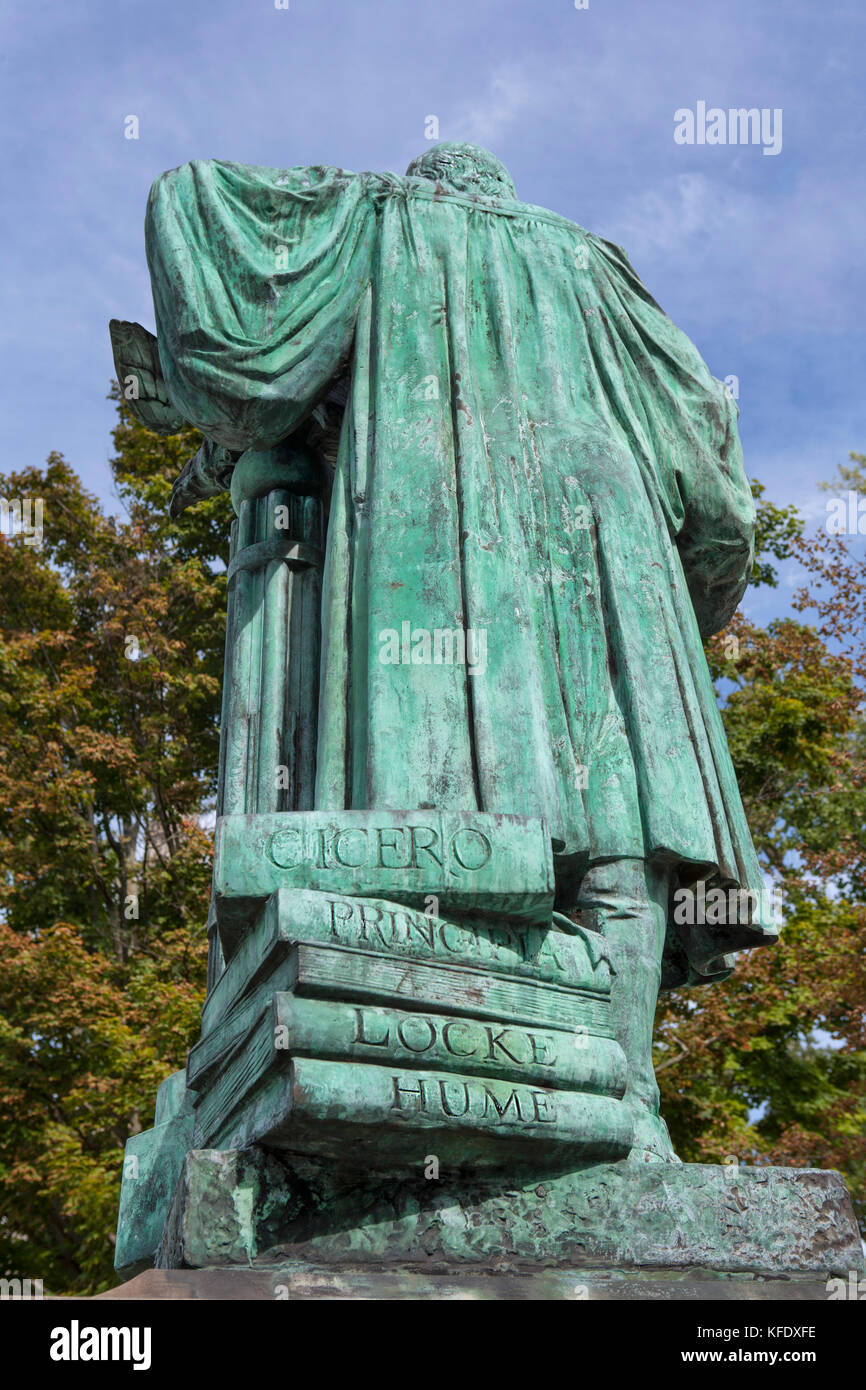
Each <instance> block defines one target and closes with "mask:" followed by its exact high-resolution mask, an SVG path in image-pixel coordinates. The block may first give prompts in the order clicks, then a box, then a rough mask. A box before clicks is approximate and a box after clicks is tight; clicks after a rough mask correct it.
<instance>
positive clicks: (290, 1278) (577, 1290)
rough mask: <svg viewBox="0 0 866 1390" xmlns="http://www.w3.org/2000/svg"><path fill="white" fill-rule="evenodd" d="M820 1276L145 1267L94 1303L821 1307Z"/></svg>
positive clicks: (823, 1288) (824, 1291) (827, 1293)
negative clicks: (812, 1304) (561, 1303)
mask: <svg viewBox="0 0 866 1390" xmlns="http://www.w3.org/2000/svg"><path fill="white" fill-rule="evenodd" d="M832 1294H833V1289H832V1286H831V1287H830V1288H829V1289H828V1284H827V1280H825V1279H823V1278H819V1277H818V1276H817V1275H798V1276H787V1277H786V1276H782V1275H777V1276H765V1275H760V1274H741V1275H736V1274H722V1273H718V1272H717V1271H714V1270H710V1269H658V1270H653V1271H652V1272H651V1273H647V1272H646V1271H640V1270H612V1269H608V1270H605V1269H577V1270H563V1269H542V1270H534V1271H533V1270H520V1271H510V1272H508V1271H505V1272H503V1271H502V1270H501V1269H493V1268H489V1267H482V1266H475V1265H473V1266H470V1267H468V1268H466V1269H462V1268H461V1269H453V1270H450V1271H448V1272H446V1273H425V1272H423V1271H420V1270H417V1269H409V1268H397V1267H392V1268H387V1269H386V1268H383V1267H381V1266H379V1267H376V1266H367V1265H364V1266H354V1267H351V1266H340V1267H338V1268H330V1267H329V1266H326V1265H312V1264H290V1263H287V1264H284V1265H279V1266H274V1267H273V1268H271V1267H268V1268H262V1269H239V1268H231V1269H225V1268H219V1269H149V1270H146V1271H145V1272H144V1273H143V1274H138V1275H136V1277H135V1278H134V1279H130V1280H128V1281H127V1282H126V1283H125V1284H121V1285H120V1287H119V1288H116V1289H109V1291H108V1292H107V1293H103V1294H98V1295H97V1299H130V1300H137V1299H141V1300H147V1301H148V1302H150V1301H152V1300H154V1299H160V1300H162V1299H172V1300H177V1299H195V1300H206V1301H224V1302H231V1303H237V1302H238V1301H242V1302H250V1301H257V1302H290V1301H297V1300H299V1299H303V1300H304V1301H310V1300H317V1301H328V1300H338V1301H341V1302H343V1301H346V1300H350V1299H351V1300H354V1299H373V1300H376V1301H380V1300H387V1301H389V1302H391V1301H393V1300H398V1301H399V1300H401V1299H410V1300H412V1301H413V1302H414V1301H417V1300H419V1299H425V1300H429V1299H431V1298H432V1299H441V1300H448V1301H450V1300H456V1301H460V1302H465V1301H466V1300H473V1299H477V1300H480V1301H482V1302H487V1301H501V1300H506V1301H508V1300H512V1299H520V1300H523V1301H526V1300H540V1301H544V1302H549V1301H551V1300H563V1301H565V1300H572V1301H579V1300H584V1301H587V1302H603V1303H616V1302H623V1301H625V1302H642V1303H643V1302H646V1303H678V1302H688V1303H698V1302H700V1303H704V1302H707V1301H708V1300H711V1301H717V1302H731V1303H742V1302H748V1303H758V1302H764V1301H770V1302H773V1303H777V1302H783V1301H784V1302H809V1301H821V1302H826V1301H827V1299H828V1298H830V1297H831V1295H832Z"/></svg>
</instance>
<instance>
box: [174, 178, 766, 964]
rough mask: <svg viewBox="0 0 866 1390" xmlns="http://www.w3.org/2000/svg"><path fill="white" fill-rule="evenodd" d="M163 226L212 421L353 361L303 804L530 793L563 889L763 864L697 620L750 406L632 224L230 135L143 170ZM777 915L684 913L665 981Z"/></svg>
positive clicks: (323, 389)
mask: <svg viewBox="0 0 866 1390" xmlns="http://www.w3.org/2000/svg"><path fill="white" fill-rule="evenodd" d="M147 241H148V259H149V264H150V269H151V277H152V282H153V291H154V302H155V308H156V318H157V329H158V340H159V352H160V359H161V363H162V368H163V372H164V375H165V378H166V381H167V384H168V389H169V392H170V395H171V398H172V401H173V403H174V404H175V405H176V406H177V408H178V410H179V411H180V413H181V414H182V415H183V416H184V417H185V418H187V419H188V420H190V421H191V422H192V423H194V424H195V425H196V426H197V427H198V428H199V429H200V430H201V431H202V432H203V433H204V434H205V435H206V436H208V437H209V438H210V439H212V440H214V441H216V442H217V443H218V444H222V445H224V446H226V447H227V448H229V449H232V450H242V449H246V448H250V447H257V448H265V447H269V446H271V445H273V444H275V443H277V442H278V441H280V440H281V439H283V438H285V437H286V436H287V435H288V434H290V433H291V432H292V431H293V430H295V429H296V428H297V427H298V426H299V425H300V424H301V423H302V421H303V420H304V419H305V417H306V416H307V415H309V413H310V412H311V411H312V410H313V408H314V407H315V406H316V405H317V404H318V403H319V402H320V401H321V400H322V399H323V397H324V396H325V394H326V393H327V391H328V389H329V387H330V385H331V384H332V383H333V382H334V381H335V379H337V378H338V377H339V376H340V375H341V374H342V373H343V372H344V371H345V369H346V367H347V366H348V368H349V369H350V384H349V394H348V401H347V404H346V409H345V415H344V419H343V428H342V434H341V439H340V447H339V456H338V460H337V467H336V475H335V479H334V487H333V493H332V500H331V511H330V518H329V529H328V543H327V559H326V567H325V578H324V598H323V615H322V620H323V657H322V671H321V692H320V728H319V747H318V763H317V779H316V797H315V805H316V807H317V808H319V809H323V810H329V809H340V808H365V807H371V808H373V807H388V808H392V809H405V808H417V807H419V806H428V805H429V806H436V807H442V808H457V809H461V810H466V809H472V808H476V807H477V808H479V809H482V810H485V811H499V812H514V813H518V814H522V815H527V816H541V817H544V818H545V820H546V821H547V822H548V825H549V827H550V830H551V834H552V836H554V837H555V839H556V840H557V841H559V842H560V845H559V846H558V847H557V848H558V849H560V850H561V853H559V854H558V855H557V864H558V877H559V882H560V896H561V899H562V905H563V906H564V907H565V908H566V909H567V908H568V906H569V903H568V896H569V894H570V893H572V892H573V891H574V888H575V885H576V883H577V881H578V879H579V876H580V874H581V873H582V872H584V871H585V869H586V866H587V865H588V864H589V863H591V862H594V861H598V860H601V859H608V858H619V857H623V856H629V857H638V858H647V859H652V860H656V861H660V862H666V863H668V864H670V865H671V866H672V867H673V868H674V869H675V870H677V872H678V873H679V874H680V876H681V878H682V880H683V881H690V880H692V879H694V878H696V877H705V878H707V879H709V880H710V882H711V883H718V884H720V885H722V886H725V887H727V886H734V887H738V888H743V889H750V890H753V891H754V892H755V893H758V894H760V893H761V890H762V888H763V878H762V875H761V872H760V869H759V866H758V863H757V859H756V855H755V851H754V848H753V846H752V841H751V837H750V834H749V829H748V826H747V824H746V819H745V815H744V812H743V807H742V803H741V800H740V796H739V792H738V789H737V784H736V779H735V775H734V770H733V767H732V764H731V759H730V755H729V752H728V748H727V743H726V740H725V735H724V730H723V726H722V721H721V718H720V715H719V710H718V708H717V704H716V700H715V696H714V691H713V687H712V682H711V679H710V675H709V671H708V668H707V663H706V659H705V657H704V653H703V649H702V646H701V637H702V636H705V635H707V634H709V633H712V632H715V631H717V630H719V629H720V628H721V627H722V626H723V625H724V624H725V623H726V622H727V620H728V619H729V617H730V616H731V614H732V613H733V611H734V609H735V607H736V605H737V603H738V602H739V600H740V598H741V597H742V594H743V591H744V589H745V586H746V583H747V580H748V576H749V573H750V569H751V564H752V535H753V526H754V506H753V502H752V498H751V495H750V491H749V487H748V483H747V480H746V478H745V474H744V471H743V463H742V456H741V451H740V446H739V441H738V437H737V430H736V407H735V405H734V403H733V401H732V400H731V399H730V398H729V396H728V394H727V393H726V391H725V389H724V387H723V386H722V384H721V383H720V382H718V381H716V380H715V379H714V378H713V377H712V376H711V375H710V373H709V371H708V370H707V368H706V366H705V364H704V363H703V361H702V360H701V358H700V356H699V354H698V352H697V351H696V349H695V348H694V346H693V345H692V343H691V342H690V341H689V340H688V339H687V338H686V336H685V335H684V334H683V333H681V332H680V331H679V330H678V329H677V328H676V327H675V325H674V324H673V323H672V322H671V321H670V319H668V318H667V316H666V315H665V314H664V313H663V311H662V310H661V309H660V308H659V306H658V305H657V304H656V303H655V301H654V300H653V299H652V298H651V296H650V295H649V294H648V293H647V291H646V290H645V289H644V287H643V285H642V284H641V282H640V281H639V279H638V278H637V275H636V274H635V272H634V271H633V269H632V268H631V266H630V265H629V263H628V260H627V259H626V256H625V254H624V252H623V251H622V250H620V249H619V248H618V247H616V246H613V245H611V244H609V243H607V242H605V241H603V240H601V239H600V238H598V237H595V236H593V235H591V234H588V233H587V232H585V231H583V230H582V229H581V228H580V227H578V226H577V225H575V224H574V223H572V222H569V221H567V220H566V219H564V218H562V217H559V216H556V215H555V214H554V213H551V212H548V211H545V210H544V209H541V208H537V207H533V206H530V205H527V204H524V203H521V202H518V201H517V200H516V199H513V198H510V197H507V196H504V197H502V196H500V197H494V196H489V197H488V196H473V195H472V194H469V193H463V192H458V191H455V190H453V189H450V188H448V187H447V186H445V185H443V184H441V183H436V182H433V181H431V180H430V179H427V178H419V177H406V178H398V177H396V176H394V175H391V174H369V173H368V174H358V175H355V174H350V173H346V172H344V171H343V170H339V169H332V168H325V167H312V168H295V169H288V170H284V171H280V170H274V169H264V168H251V167H244V166H239V165H234V164H225V163H220V162H215V161H201V162H194V163H192V164H188V165H185V166H183V167H182V168H180V169H176V170H173V171H171V172H170V173H167V174H165V175H163V176H162V177H161V178H160V179H158V180H157V182H156V183H155V184H154V186H153V189H152V191H151V196H150V201H149V206H148V214H147ZM404 623H409V625H410V627H409V629H408V631H409V633H410V634H411V644H410V651H409V653H408V659H406V657H407V651H406V643H405V641H404V640H401V642H400V644H399V651H400V655H399V657H395V648H394V644H393V638H389V637H388V636H387V635H386V634H394V633H398V634H401V639H402V637H403V635H404V634H405V633H406V631H407V630H406V628H404V626H403V625H404ZM421 629H424V630H426V631H427V632H429V633H431V634H432V633H434V632H435V631H436V630H439V631H440V632H442V631H444V630H446V629H450V630H452V631H453V630H455V629H463V630H469V631H470V633H471V634H473V637H474V640H473V641H471V642H470V651H471V652H473V654H474V656H475V661H476V668H477V669H475V671H474V672H473V669H472V667H471V666H469V665H467V664H466V663H465V662H460V661H459V660H456V659H455V660H452V661H450V662H449V661H448V660H447V656H448V651H447V646H445V647H444V648H443V649H441V654H442V655H443V657H444V659H442V660H441V661H440V662H439V663H438V664H435V663H430V662H429V661H426V660H425V661H423V662H419V663H417V664H416V663H415V662H413V661H412V659H411V651H412V650H416V651H417V652H418V653H419V654H421V655H422V656H423V655H424V645H425V644H424V639H423V634H422V633H421ZM416 634H420V635H419V636H418V638H417V641H416ZM481 634H483V638H482V636H481ZM482 642H483V643H484V644H485V645H484V658H485V659H484V661H483V662H481V661H480V660H479V654H480V652H481V649H482ZM482 666H483V667H484V669H482ZM760 903H761V904H763V895H762V896H761V898H760ZM774 934H775V932H774V928H773V926H772V923H771V922H770V921H769V920H768V916H767V914H766V912H762V911H761V910H760V907H759V909H758V910H757V911H755V912H754V914H753V920H752V923H751V924H750V925H741V926H733V925H730V926H724V927H718V928H715V929H712V928H708V927H703V928H702V927H700V925H698V926H695V927H694V928H691V927H679V928H676V929H674V927H673V925H672V926H671V930H670V931H669V943H668V955H667V962H666V966H667V970H666V975H667V978H666V983H675V982H677V981H680V980H684V979H688V980H699V979H707V978H711V977H714V978H718V976H719V975H720V974H722V973H724V972H725V971H726V970H727V968H728V967H729V965H730V962H729V961H727V960H725V959H723V958H722V957H723V956H724V953H725V952H726V951H730V950H734V949H739V948H741V947H743V946H747V945H754V944H758V943H759V942H761V941H763V940H766V939H768V938H769V937H771V936H772V935H774Z"/></svg>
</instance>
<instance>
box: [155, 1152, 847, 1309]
mask: <svg viewBox="0 0 866 1390" xmlns="http://www.w3.org/2000/svg"><path fill="white" fill-rule="evenodd" d="M156 1264H157V1266H158V1267H159V1268H162V1269H168V1270H178V1269H197V1270H214V1269H217V1268H221V1269H224V1270H228V1269H231V1268H232V1267H234V1268H235V1269H238V1268H243V1269H246V1270H251V1271H256V1272H261V1274H262V1276H263V1277H264V1276H266V1277H267V1278H268V1279H272V1280H273V1282H275V1283H276V1284H279V1283H280V1277H281V1274H282V1276H283V1282H284V1283H287V1288H288V1290H289V1292H287V1293H284V1294H283V1295H276V1294H270V1295H268V1296H284V1297H296V1296H302V1290H303V1289H304V1288H305V1287H306V1285H305V1283H304V1281H305V1280H306V1281H308V1282H309V1280H311V1279H313V1278H314V1275H315V1277H318V1275H319V1274H321V1275H322V1278H323V1279H324V1284H323V1286H322V1287H323V1288H327V1289H329V1290H331V1292H330V1293H329V1294H328V1295H327V1296H331V1297H341V1296H344V1295H342V1294H340V1293H339V1292H338V1290H339V1288H340V1278H341V1277H342V1275H341V1271H346V1278H349V1279H350V1283H351V1284H352V1287H356V1288H359V1289H360V1288H361V1287H362V1286H363V1284H364V1281H365V1280H370V1279H372V1280H374V1282H375V1281H376V1280H379V1281H381V1280H383V1279H387V1278H392V1277H393V1278H396V1279H398V1280H403V1279H407V1280H409V1285H412V1282H413V1281H415V1285H417V1281H418V1280H419V1279H420V1280H421V1281H422V1282H423V1280H424V1279H427V1278H429V1277H431V1276H435V1277H436V1278H437V1279H444V1280H445V1282H446V1283H447V1282H448V1280H449V1279H450V1280H452V1281H453V1280H454V1279H456V1280H457V1282H458V1284H459V1283H460V1281H466V1280H468V1281H469V1283H468V1285H467V1287H469V1288H478V1289H481V1288H482V1287H487V1283H486V1281H487V1280H488V1279H489V1278H491V1277H494V1276H495V1277H496V1278H500V1277H501V1278H510V1279H523V1278H525V1277H527V1276H531V1279H532V1280H533V1281H536V1283H537V1284H538V1287H539V1289H540V1288H541V1287H542V1286H544V1285H545V1283H546V1282H550V1281H552V1283H551V1287H554V1286H555V1287H556V1288H557V1289H559V1290H561V1292H559V1293H557V1294H555V1295H551V1296H556V1297H560V1296H561V1297H568V1296H571V1297H574V1296H576V1295H574V1294H573V1293H572V1294H570V1295H569V1294H568V1293H566V1292H565V1289H566V1285H567V1284H568V1281H569V1280H571V1281H573V1282H574V1281H576V1282H577V1283H578V1284H583V1283H585V1282H586V1280H585V1279H584V1278H583V1275H582V1271H585V1272H586V1275H587V1277H590V1276H591V1278H592V1280H594V1281H596V1282H597V1281H598V1280H599V1279H600V1280H601V1285H603V1286H604V1288H607V1289H609V1288H610V1287H611V1285H610V1280H611V1279H613V1278H615V1277H620V1275H622V1274H623V1272H627V1271H628V1272H631V1273H630V1274H629V1278H632V1276H633V1275H635V1276H636V1273H637V1272H638V1271H640V1272H641V1274H642V1275H643V1276H647V1277H648V1276H649V1275H650V1274H651V1273H652V1272H653V1271H655V1272H656V1275H657V1276H658V1278H659V1279H662V1280H665V1279H670V1278H681V1277H685V1276H688V1278H690V1279H698V1281H699V1282H700V1281H701V1280H703V1282H706V1280H707V1278H710V1279H713V1278H716V1277H718V1276H730V1277H732V1278H736V1279H737V1280H739V1279H741V1278H744V1279H752V1278H754V1277H755V1276H760V1277H763V1278H771V1279H779V1278H783V1279H784V1278H788V1279H803V1278H805V1279H807V1280H809V1281H811V1282H813V1283H814V1282H826V1280H827V1279H828V1278H831V1277H840V1278H847V1277H848V1275H849V1273H850V1271H852V1270H854V1271H859V1270H861V1269H862V1268H863V1256H862V1248H861V1244H860V1238H859V1235H858V1232H857V1226H856V1222H855V1219H854V1212H853V1208H852V1205H851V1199H850V1197H849V1195H848V1192H847V1189H846V1187H845V1184H844V1182H843V1180H842V1177H841V1175H840V1174H838V1173H835V1172H828V1171H821V1170H817V1169H791V1168H747V1167H740V1168H738V1169H729V1168H725V1167H720V1166H715V1165H710V1164H706V1165H705V1164H670V1165H668V1164H644V1163H635V1162H631V1161H623V1162H618V1163H602V1164H593V1165H586V1166H585V1167H582V1168H577V1169H573V1170H572V1171H569V1172H567V1173H559V1174H555V1175H551V1174H547V1175H545V1176H544V1177H543V1178H540V1177H538V1176H533V1177H531V1178H530V1177H528V1176H526V1177H523V1178H517V1177H515V1176H514V1175H511V1176H510V1177H509V1178H508V1179H505V1178H498V1179H495V1178H492V1177H490V1178H484V1179H462V1178H458V1177H451V1176H446V1175H443V1176H442V1178H441V1179H439V1180H435V1179H431V1180H425V1179H424V1177H423V1176H421V1175H420V1173H419V1174H418V1175H417V1176H416V1175H411V1176H401V1175H399V1174H396V1175H395V1174H394V1173H391V1174H390V1175H385V1174H382V1173H369V1174H360V1173H359V1172H357V1171H356V1172H354V1173H352V1174H349V1173H346V1172H345V1171H343V1172H340V1171H337V1170H335V1169H334V1168H333V1167H332V1166H330V1165H328V1164H327V1163H320V1162H318V1161H304V1160H300V1161H299V1160H296V1159H292V1160H288V1159H287V1158H286V1157H284V1156H282V1155H277V1154H274V1153H272V1152H271V1153H269V1152H266V1151H265V1150H263V1149H260V1148H257V1147H252V1148H249V1149H244V1150H214V1149H211V1150H192V1151H191V1152H190V1153H188V1154H187V1156H186V1159H185V1161H184V1165H183V1170H182V1173H181V1177H180V1181H179V1183H178V1186H177V1190H176V1192H175V1195H174V1200H173V1202H172V1206H171V1210H170V1213H169V1216H168V1220H167V1221H166V1225H165V1229H164V1231H163V1237H162V1241H161V1244H160V1247H159V1250H158V1252H157V1260H156ZM605 1271H606V1273H605ZM695 1271H704V1274H703V1275H700V1274H699V1273H696V1272H695ZM317 1272H318V1273H317ZM654 1277H655V1276H654ZM359 1280H360V1284H359V1282H358V1281H359ZM473 1281H474V1282H473ZM601 1285H599V1287H601ZM263 1287H264V1285H263ZM380 1287H383V1286H381V1285H380ZM407 1287H408V1285H407ZM419 1287H420V1286H419ZM491 1287H492V1286H491ZM292 1289H295V1290H296V1292H294V1293H292V1292H291V1290H292ZM304 1296H306V1295H304ZM309 1296H316V1295H315V1293H314V1291H313V1287H312V1285H310V1286H309ZM345 1296H360V1297H364V1296H383V1295H365V1294H364V1293H362V1292H361V1293H358V1294H357V1295H355V1294H347V1295H345ZM407 1296H408V1295H407ZM448 1296H450V1295H448ZM470 1296H482V1295H481V1294H478V1293H475V1294H471V1295H470ZM515 1296H518V1295H515ZM528 1296H539V1297H546V1296H548V1295H547V1294H542V1293H538V1294H537V1295H536V1294H530V1295H528ZM580 1296H583V1295H580ZM605 1296H609V1295H605Z"/></svg>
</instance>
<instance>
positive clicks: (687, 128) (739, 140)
mask: <svg viewBox="0 0 866 1390" xmlns="http://www.w3.org/2000/svg"><path fill="white" fill-rule="evenodd" d="M674 140H675V141H676V143H677V144H678V145H763V147H764V149H763V153H764V154H781V151H782V111H781V107H778V106H776V107H774V108H773V109H772V110H770V108H769V107H768V106H762V107H761V109H760V110H758V108H757V106H752V107H749V108H748V109H746V107H744V106H741V107H739V108H738V109H735V108H733V107H731V109H730V110H728V111H725V110H723V108H722V107H721V106H711V107H710V108H709V110H707V103H706V102H705V101H699V102H697V104H696V109H695V110H694V111H691V110H690V109H689V108H688V107H687V106H681V107H680V109H679V110H678V111H675V112H674Z"/></svg>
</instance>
